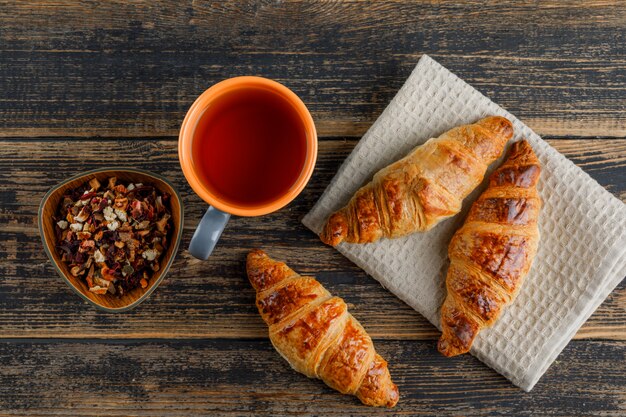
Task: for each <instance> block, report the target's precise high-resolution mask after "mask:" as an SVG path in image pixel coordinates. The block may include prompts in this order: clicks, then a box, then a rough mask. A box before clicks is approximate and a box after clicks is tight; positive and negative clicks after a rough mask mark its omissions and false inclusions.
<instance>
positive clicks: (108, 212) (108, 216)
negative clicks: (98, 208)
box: [102, 206, 117, 222]
mask: <svg viewBox="0 0 626 417" xmlns="http://www.w3.org/2000/svg"><path fill="white" fill-rule="evenodd" d="M102 214H104V220H106V221H108V222H112V221H113V220H115V219H116V218H117V215H116V214H115V211H114V210H113V207H110V206H107V207H105V208H104V210H102Z"/></svg>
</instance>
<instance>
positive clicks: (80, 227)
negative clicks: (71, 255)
mask: <svg viewBox="0 0 626 417" xmlns="http://www.w3.org/2000/svg"><path fill="white" fill-rule="evenodd" d="M70 230H71V231H72V232H82V231H83V225H82V224H80V223H72V224H70Z"/></svg>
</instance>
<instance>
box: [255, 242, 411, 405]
mask: <svg viewBox="0 0 626 417" xmlns="http://www.w3.org/2000/svg"><path fill="white" fill-rule="evenodd" d="M247 271H248V278H249V279H250V283H251V284H252V286H253V287H254V289H255V290H256V291H257V296H256V304H257V307H258V308H259V313H260V314H261V317H263V320H265V322H266V323H267V324H268V326H269V335H270V340H271V341H272V344H273V345H274V347H275V348H276V350H277V351H278V352H279V353H280V354H281V355H282V357H283V358H285V359H286V360H287V362H289V364H290V365H291V366H292V367H293V368H294V369H295V370H296V371H298V372H301V373H303V374H305V375H306V376H308V377H309V378H319V379H321V380H322V381H324V382H325V383H326V384H327V385H328V386H330V387H331V388H334V389H336V390H337V391H339V392H341V393H343V394H353V395H356V396H357V397H358V398H359V399H360V400H361V401H362V402H363V404H366V405H372V406H383V405H384V406H387V407H393V406H394V405H396V403H397V402H398V397H399V396H398V388H397V387H396V385H395V384H394V383H393V382H392V381H391V376H390V375H389V370H388V369H387V362H386V361H385V360H384V359H383V358H381V357H380V355H378V354H377V353H376V351H375V350H374V345H373V343H372V339H370V337H369V336H368V334H367V333H366V332H365V330H364V329H363V327H361V325H360V324H359V322H358V321H357V320H356V319H355V318H354V317H352V315H351V314H350V313H348V308H347V306H346V303H344V301H343V300H342V299H341V298H339V297H333V296H332V295H331V294H330V293H329V292H328V291H327V290H326V289H325V288H324V287H323V286H322V284H320V283H319V282H318V281H317V280H315V278H312V277H303V276H300V275H298V274H296V273H295V272H294V271H293V270H292V269H291V268H289V267H288V266H287V265H285V264H284V263H282V262H277V261H275V260H273V259H271V258H270V257H268V256H267V255H266V254H265V252H263V251H261V250H258V249H257V250H253V251H252V252H250V253H249V254H248V261H247Z"/></svg>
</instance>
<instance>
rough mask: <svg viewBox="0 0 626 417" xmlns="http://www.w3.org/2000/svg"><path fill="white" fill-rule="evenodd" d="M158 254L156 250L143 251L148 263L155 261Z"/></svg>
mask: <svg viewBox="0 0 626 417" xmlns="http://www.w3.org/2000/svg"><path fill="white" fill-rule="evenodd" d="M158 254H159V253H158V252H157V251H156V250H155V249H146V250H145V251H143V253H142V254H141V256H142V257H143V258H144V259H146V260H148V261H154V259H155V258H156V257H157V255H158Z"/></svg>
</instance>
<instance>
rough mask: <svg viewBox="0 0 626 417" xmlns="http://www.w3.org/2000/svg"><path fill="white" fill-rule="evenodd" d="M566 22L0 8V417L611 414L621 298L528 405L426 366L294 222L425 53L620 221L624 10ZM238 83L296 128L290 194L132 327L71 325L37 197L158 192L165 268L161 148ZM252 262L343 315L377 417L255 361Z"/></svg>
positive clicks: (162, 291) (438, 11)
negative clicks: (346, 313) (143, 172)
mask: <svg viewBox="0 0 626 417" xmlns="http://www.w3.org/2000/svg"><path fill="white" fill-rule="evenodd" d="M582 4H583V2H572V3H571V4H558V5H557V4H546V3H545V2H531V3H529V4H523V3H521V2H516V3H515V4H510V5H504V4H502V3H501V2H499V1H498V2H492V3H489V2H477V3H473V2H467V3H466V4H465V5H453V4H447V3H439V2H437V4H431V3H430V2H429V3H424V4H422V3H416V2H409V1H375V2H361V1H359V2H353V1H349V2H322V3H320V2H300V1H297V2H289V1H288V2H273V1H260V2H245V3H244V2H231V1H226V2H224V1H222V2H203V1H193V2H192V1H182V2H165V1H156V0H151V1H134V2H128V3H125V2H116V1H110V2H109V1H106V2H93V3H92V2H66V3H64V2H58V3H57V2H51V1H30V2H28V1H22V2H8V1H7V2H5V1H1V2H0V136H1V138H0V140H1V146H2V148H1V149H2V150H1V152H0V204H1V208H0V276H1V279H0V338H1V339H0V341H1V343H0V364H1V365H0V414H2V415H12V414H30V415H164V416H165V415H167V416H169V415H190V414H229V415H260V414H315V415H321V414H334V415H349V414H352V415H374V414H379V413H381V414H382V413H385V412H386V413H388V414H392V413H397V414H404V415H417V414H424V415H450V414H462V415H478V414H500V415H502V414H507V415H508V414H524V415H540V414H551V415H577V414H580V415H624V414H626V284H625V283H624V282H622V284H620V285H619V286H618V288H617V289H616V290H615V291H614V292H613V293H612V294H611V295H610V296H609V298H608V299H607V301H606V302H605V303H603V304H602V305H601V306H600V308H599V309H598V310H597V311H596V313H595V314H594V315H593V316H592V317H591V319H590V320H589V321H588V322H587V323H586V324H585V325H584V326H583V328H582V329H581V330H580V331H579V332H578V334H577V335H576V337H575V340H574V341H572V342H571V343H570V344H569V346H567V347H566V348H565V350H564V351H563V353H562V354H561V355H560V356H559V358H558V360H557V361H556V362H555V363H554V364H553V365H552V367H551V368H550V369H549V370H548V372H547V373H546V374H545V376H544V377H543V378H542V379H541V381H540V382H539V383H538V384H537V386H536V387H535V389H534V390H533V391H532V392H530V393H525V392H522V391H521V390H519V389H518V388H516V387H514V386H513V385H511V384H510V383H509V382H508V381H507V380H505V379H504V378H503V377H502V376H500V375H498V374H497V373H495V372H494V371H492V370H491V369H489V368H487V367H486V366H485V365H483V364H482V363H480V362H479V361H478V360H477V359H475V358H473V357H471V356H469V355H465V356H462V357H458V358H454V359H445V358H443V357H442V356H440V355H439V354H438V353H437V351H436V349H435V340H436V338H437V336H438V335H437V331H436V330H435V329H434V328H433V327H432V326H431V325H430V324H428V323H427V322H426V320H425V319H423V318H422V317H421V316H420V315H419V314H417V313H416V312H414V311H413V310H411V309H410V308H409V307H407V306H406V305H405V304H403V303H402V302H401V301H399V300H398V299H397V298H395V297H394V296H393V295H391V294H390V293H388V292H387V291H385V290H384V289H383V288H381V286H380V285H379V284H378V283H377V282H376V281H374V280H373V279H372V278H370V277H368V276H367V275H366V274H365V273H364V272H362V271H361V270H359V268H357V267H356V266H355V265H353V264H352V263H351V262H349V261H348V260H346V259H345V258H344V257H343V256H341V255H340V254H339V253H338V252H336V251H335V250H333V249H332V248H330V247H327V246H324V245H323V244H321V243H320V242H319V240H318V239H317V237H316V236H315V235H313V234H312V233H311V232H309V231H308V230H307V229H306V228H305V227H304V226H302V224H301V223H300V218H301V217H302V216H303V215H304V213H306V212H307V211H308V209H309V208H310V207H312V205H313V204H314V202H315V201H316V200H317V198H318V197H319V196H320V194H321V193H322V191H323V190H324V188H325V187H326V186H327V185H328V183H329V181H330V180H331V178H332V177H333V175H334V173H335V171H336V169H337V168H338V166H339V165H340V164H341V162H342V160H343V159H344V158H345V157H346V156H347V155H348V154H349V153H350V151H351V150H352V148H353V147H354V145H355V144H356V143H357V141H358V139H359V137H360V136H361V135H362V134H363V133H364V132H365V130H366V129H367V128H368V126H370V124H371V123H372V122H373V121H374V120H375V119H376V117H377V116H378V115H379V114H380V112H381V111H382V110H383V109H384V107H385V106H386V104H387V103H388V101H389V100H390V99H391V97H393V95H394V94H395V92H396V91H397V89H398V88H399V87H400V86H401V85H402V83H403V81H404V80H405V78H406V77H407V76H408V74H409V73H410V71H411V69H412V68H413V66H414V65H415V63H416V62H417V60H418V58H419V57H420V55H421V54H422V53H428V54H430V55H431V56H432V57H433V58H435V59H436V60H438V61H439V62H441V63H442V64H443V65H445V66H446V67H448V68H449V69H450V70H452V71H453V72H455V73H457V74H458V75H459V76H460V77H461V78H463V79H465V80H466V81H468V82H469V83H470V84H472V85H473V86H475V87H476V88H478V89H479V90H480V91H482V92H483V93H485V94H486V95H487V96H489V97H490V98H492V99H493V100H494V101H495V102H497V103H499V104H501V105H502V106H504V107H505V108H507V109H508V110H510V111H511V112H512V113H514V114H516V115H517V116H518V117H519V118H520V119H522V120H523V121H525V122H526V123H528V124H529V125H530V126H531V127H532V128H533V129H534V130H535V131H536V132H538V133H539V134H540V135H542V136H543V137H544V138H545V139H546V140H548V141H549V142H550V144H551V145H553V146H554V147H555V148H557V149H558V150H559V151H560V152H562V153H563V154H564V155H566V156H567V157H568V158H571V159H572V160H573V161H574V162H575V163H576V164H577V165H579V166H580V167H582V168H583V169H584V170H585V171H586V172H588V173H589V174H590V175H591V176H592V177H593V178H595V179H596V180H597V181H598V182H599V183H600V184H602V185H603V186H604V187H606V188H607V189H608V190H609V191H610V192H611V193H613V194H614V195H615V196H616V197H618V198H620V199H622V200H623V201H626V4H624V2H620V1H614V2H612V1H597V2H596V1H586V2H584V6H582ZM243 74H257V75H263V76H266V77H270V78H274V79H276V80H278V81H280V82H283V83H284V84H286V85H287V86H289V87H290V88H292V89H293V90H294V91H296V92H297V93H298V94H299V95H300V96H301V97H302V99H303V100H304V101H305V103H307V104H308V106H309V107H310V109H311V111H312V113H313V117H314V119H315V121H316V124H317V127H318V129H319V134H320V141H319V145H320V146H319V148H320V151H319V162H318V165H317V168H316V170H315V174H314V176H313V178H312V180H311V182H310V184H309V186H308V187H307V188H306V190H305V191H304V192H303V193H302V195H301V196H300V197H299V198H298V199H297V200H296V201H295V202H293V203H292V204H291V205H289V206H288V207H287V208H285V209H283V210H280V211H279V212H277V213H274V214H272V215H269V216H266V217H264V218H262V219H259V218H234V219H232V220H231V222H230V224H229V225H228V228H227V229H226V231H225V232H224V234H223V236H222V239H221V241H220V242H219V245H218V247H217V249H216V250H215V253H214V254H213V256H212V257H211V258H210V259H209V260H208V261H206V262H201V261H197V260H194V259H192V258H191V257H190V256H189V254H188V253H187V252H186V251H185V250H181V251H180V252H179V254H178V257H177V259H176V262H175V263H174V265H173V267H172V270H171V271H170V273H169V275H168V277H167V279H166V280H165V281H164V282H163V284H161V286H160V288H158V290H157V291H156V292H155V293H154V294H153V296H152V297H151V298H150V299H149V300H148V301H146V302H145V303H144V304H142V305H141V306H140V307H139V308H137V309H136V310H134V311H132V312H129V313H124V314H115V315H114V314H105V313H101V312H99V311H96V310H95V309H94V308H92V307H90V306H88V305H86V304H85V303H84V302H82V301H81V300H80V299H79V298H78V297H77V296H76V295H74V294H73V293H72V292H71V291H70V290H69V289H68V288H67V286H66V285H65V283H63V282H62V281H61V280H60V279H59V278H58V277H57V275H56V273H55V271H54V269H53V267H52V265H51V264H50V262H48V260H47V258H46V256H45V254H44V253H43V250H42V245H41V242H40V239H39V235H38V232H37V226H36V212H37V208H38V204H39V202H40V199H41V198H42V196H43V195H44V193H45V192H46V190H48V189H49V188H50V187H51V186H53V185H54V184H56V183H58V182H59V181H61V180H63V179H64V178H66V177H68V176H71V175H73V174H76V173H78V172H80V171H84V170H88V169H92V168H97V167H105V166H110V165H123V166H131V167H138V168H144V169H147V170H152V171H156V172H160V173H162V174H163V175H165V176H167V177H168V178H170V179H171V180H172V181H173V182H174V183H175V185H176V186H177V187H178V189H179V190H180V192H181V194H182V196H183V199H184V202H185V206H186V221H185V233H184V241H183V243H182V247H183V248H186V247H187V245H188V244H189V239H190V237H191V234H192V231H193V229H194V227H195V225H196V223H197V222H198V220H199V218H200V217H201V214H202V212H203V211H204V209H205V207H206V205H205V204H204V203H203V202H202V201H201V200H200V199H199V198H198V197H197V196H196V195H195V194H193V192H192V191H191V190H190V188H189V186H188V185H187V183H186V182H185V180H184V178H183V175H182V173H181V170H180V167H179V164H178V159H177V151H176V145H177V133H178V127H179V124H180V122H181V120H182V118H183V116H184V114H185V112H186V110H187V108H188V107H189V105H190V104H191V103H192V102H193V100H194V99H195V97H196V96H197V95H198V94H200V93H201V92H202V91H203V90H204V89H206V88H207V87H208V86H210V85H212V84H213V83H215V82H217V81H219V80H222V79H224V78H227V77H231V76H236V75H243ZM253 247H262V248H264V249H266V250H267V251H269V252H270V253H271V254H272V255H273V256H275V257H277V258H279V259H285V260H287V261H288V262H289V264H290V265H291V266H292V267H294V269H296V270H298V271H300V272H302V273H309V274H314V275H316V276H317V277H318V278H319V280H320V281H322V282H323V283H324V284H325V285H326V286H327V288H328V289H329V290H331V291H332V292H333V293H335V294H338V295H341V296H342V297H344V298H345V299H346V301H347V302H348V303H350V307H351V311H352V313H353V314H354V315H355V316H356V317H357V318H358V319H359V320H360V321H361V323H362V324H363V325H364V326H365V327H366V328H367V329H368V330H369V333H370V334H371V335H372V337H373V338H374V340H375V343H376V346H377V348H378V350H379V351H380V352H381V354H382V355H383V356H384V357H386V358H388V359H389V362H390V365H391V372H392V375H393V377H394V379H395V381H396V382H397V383H398V385H399V388H400V391H401V400H400V403H399V404H398V406H397V408H395V409H394V410H393V412H390V411H384V410H375V409H370V408H366V407H363V406H361V405H360V403H359V402H358V401H357V400H356V399H354V398H352V397H347V396H342V395H340V394H338V393H336V392H334V391H332V390H331V389H329V388H327V387H326V386H325V385H324V384H323V383H321V382H319V381H315V380H308V379H307V378H305V377H304V376H302V375H299V374H297V373H295V372H293V371H292V370H291V369H290V368H289V366H288V365H287V363H286V362H285V361H284V360H283V359H282V358H281V357H280V356H279V355H278V354H277V353H276V352H274V350H273V348H272V346H271V344H270V342H269V340H268V338H267V329H266V327H265V325H264V324H263V322H262V321H261V319H260V318H259V316H258V314H257V312H256V309H255V306H254V294H253V291H252V289H251V288H250V286H249V284H248V282H247V279H246V277H245V273H244V257H245V254H246V252H247V251H248V250H249V249H250V248H253ZM70 408H71V409H70Z"/></svg>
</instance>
